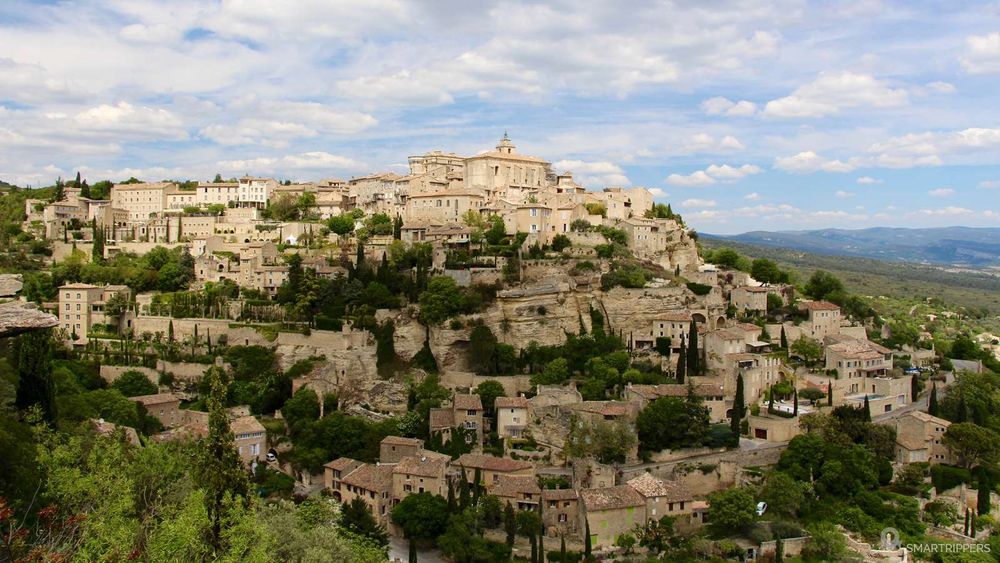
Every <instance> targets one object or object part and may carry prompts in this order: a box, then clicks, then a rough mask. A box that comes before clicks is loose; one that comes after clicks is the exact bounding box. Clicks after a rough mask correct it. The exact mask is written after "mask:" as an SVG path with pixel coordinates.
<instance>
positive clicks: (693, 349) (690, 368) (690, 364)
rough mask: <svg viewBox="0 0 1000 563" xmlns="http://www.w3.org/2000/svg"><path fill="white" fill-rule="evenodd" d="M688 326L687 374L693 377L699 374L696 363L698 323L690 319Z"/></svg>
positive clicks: (698, 367)
mask: <svg viewBox="0 0 1000 563" xmlns="http://www.w3.org/2000/svg"><path fill="white" fill-rule="evenodd" d="M690 327H691V328H690V330H689V331H688V354H687V374H688V376H689V377H694V376H696V375H701V366H700V365H698V364H699V362H698V323H697V322H696V321H695V320H694V319H691V325H690Z"/></svg>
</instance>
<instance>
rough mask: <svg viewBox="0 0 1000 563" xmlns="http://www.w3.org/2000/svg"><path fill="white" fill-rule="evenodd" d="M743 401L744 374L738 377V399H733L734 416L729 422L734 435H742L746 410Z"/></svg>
mask: <svg viewBox="0 0 1000 563" xmlns="http://www.w3.org/2000/svg"><path fill="white" fill-rule="evenodd" d="M745 408H746V407H745V405H744V399H743V374H742V373H741V374H739V375H737V376H736V397H735V398H734V399H733V416H732V418H730V420H729V429H730V430H732V432H733V434H736V435H737V436H739V435H740V423H741V422H742V421H743V414H744V413H743V410H744V409H745Z"/></svg>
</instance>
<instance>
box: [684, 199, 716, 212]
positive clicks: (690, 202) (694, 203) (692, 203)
mask: <svg viewBox="0 0 1000 563" xmlns="http://www.w3.org/2000/svg"><path fill="white" fill-rule="evenodd" d="M716 205H718V202H716V201H715V200H714V199H698V198H692V199H685V200H684V201H682V202H681V207H690V208H695V209H698V208H705V207H715V206H716Z"/></svg>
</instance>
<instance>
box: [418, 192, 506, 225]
mask: <svg viewBox="0 0 1000 563" xmlns="http://www.w3.org/2000/svg"><path fill="white" fill-rule="evenodd" d="M485 204H486V199H485V198H484V197H483V193H482V192H481V191H479V190H466V189H458V190H444V191H439V192H432V193H426V194H413V195H410V196H409V198H407V200H406V215H405V217H406V221H407V222H419V221H426V222H432V223H460V222H461V221H462V216H463V215H465V213H466V212H467V211H475V212H476V213H479V212H480V209H482V208H483V207H484V206H485Z"/></svg>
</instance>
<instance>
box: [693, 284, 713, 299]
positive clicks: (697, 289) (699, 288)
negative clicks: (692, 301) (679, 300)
mask: <svg viewBox="0 0 1000 563" xmlns="http://www.w3.org/2000/svg"><path fill="white" fill-rule="evenodd" d="M687 288H688V289H689V290H691V293H693V294H695V295H698V296H704V295H708V294H709V293H710V292H711V291H712V286H710V285H705V284H703V283H696V282H688V283H687Z"/></svg>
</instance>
